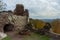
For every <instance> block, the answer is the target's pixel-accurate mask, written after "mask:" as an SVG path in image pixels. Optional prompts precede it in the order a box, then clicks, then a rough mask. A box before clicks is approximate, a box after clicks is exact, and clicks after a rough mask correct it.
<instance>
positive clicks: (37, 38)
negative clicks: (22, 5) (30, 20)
mask: <svg viewBox="0 0 60 40" xmlns="http://www.w3.org/2000/svg"><path fill="white" fill-rule="evenodd" d="M3 40H12V39H11V37H9V36H8V37H6V38H4V39H3ZM23 40H49V38H48V36H46V35H40V34H35V33H32V34H31V35H29V36H28V35H27V36H24V38H23Z"/></svg>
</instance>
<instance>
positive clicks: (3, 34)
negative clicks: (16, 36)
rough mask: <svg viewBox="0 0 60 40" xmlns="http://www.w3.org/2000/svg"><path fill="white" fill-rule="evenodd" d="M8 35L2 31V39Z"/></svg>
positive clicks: (0, 37)
mask: <svg viewBox="0 0 60 40" xmlns="http://www.w3.org/2000/svg"><path fill="white" fill-rule="evenodd" d="M5 37H7V34H5V33H3V32H0V40H1V39H3V38H5Z"/></svg>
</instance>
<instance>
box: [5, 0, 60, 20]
mask: <svg viewBox="0 0 60 40" xmlns="http://www.w3.org/2000/svg"><path fill="white" fill-rule="evenodd" d="M4 2H5V3H7V5H8V6H7V7H8V9H11V10H13V9H14V8H15V5H16V4H23V5H24V6H25V8H27V9H29V13H30V17H31V18H38V19H40V18H43V19H44V18H49V19H51V18H60V15H59V14H60V0H4Z"/></svg>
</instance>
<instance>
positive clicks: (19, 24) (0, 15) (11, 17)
mask: <svg viewBox="0 0 60 40" xmlns="http://www.w3.org/2000/svg"><path fill="white" fill-rule="evenodd" d="M28 20H29V12H28V9H24V6H23V5H22V4H17V5H16V8H15V10H14V12H12V11H2V12H0V32H5V31H6V30H13V31H19V30H23V29H24V27H25V25H27V23H28Z"/></svg>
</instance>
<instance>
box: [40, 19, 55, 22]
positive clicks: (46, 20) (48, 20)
mask: <svg viewBox="0 0 60 40" xmlns="http://www.w3.org/2000/svg"><path fill="white" fill-rule="evenodd" d="M41 20H42V21H44V22H52V21H53V20H54V19H41Z"/></svg>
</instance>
